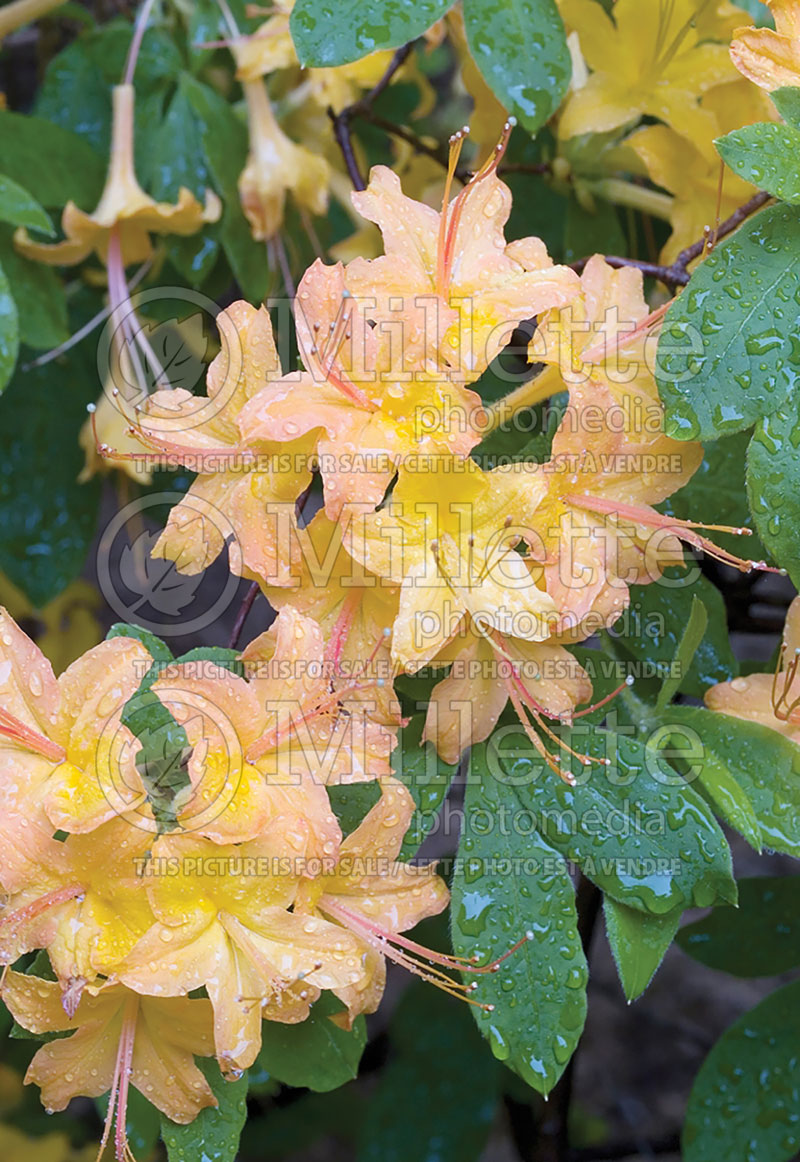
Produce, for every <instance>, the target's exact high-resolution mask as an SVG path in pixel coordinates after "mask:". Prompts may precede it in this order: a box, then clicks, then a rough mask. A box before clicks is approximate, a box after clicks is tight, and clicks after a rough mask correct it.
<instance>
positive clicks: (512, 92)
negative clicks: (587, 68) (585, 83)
mask: <svg viewBox="0 0 800 1162" xmlns="http://www.w3.org/2000/svg"><path fill="white" fill-rule="evenodd" d="M464 30H465V32H466V34H467V43H468V44H469V49H470V52H471V53H472V55H473V57H474V58H475V63H476V64H477V66H478V68H479V69H480V71H481V73H482V74H483V78H484V80H485V81H486V83H487V85H488V86H489V88H490V89H491V90H492V92H493V93H494V95H495V96H496V97H497V98H498V100H499V101H500V102H501V104H503V105H505V107H506V109H508V111H509V113H513V114H514V115H515V116H516V117H518V118H519V120H520V122H521V123H522V124H523V125H524V126H525V128H526V129H527V130H529V132H531V133H535V132H536V131H537V130H538V129H540V128H541V126H542V125H544V123H545V122H546V121H549V119H550V118H551V117H552V115H553V114H554V113H555V111H556V109H557V108H558V106H559V105H560V104H561V101H562V98H563V97H564V94H565V93H566V91H567V87H568V86H569V82H570V77H571V76H572V63H571V58H570V53H569V48H568V47H567V40H566V35H565V32H564V24H563V22H562V20H561V17H560V16H559V13H558V8H557V7H556V4H555V0H464Z"/></svg>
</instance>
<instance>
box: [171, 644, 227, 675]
mask: <svg viewBox="0 0 800 1162" xmlns="http://www.w3.org/2000/svg"><path fill="white" fill-rule="evenodd" d="M184 662H213V663H214V665H215V666H219V667H220V669H223V670H230V672H231V673H232V674H236V676H237V677H239V678H243V677H244V663H243V662H241V661H240V660H239V651H238V650H230V649H227V647H225V646H196V647H195V648H194V649H193V650H189V652H188V653H187V654H181V656H180V657H179V658H176V659H175V664H176V665H183V663H184Z"/></svg>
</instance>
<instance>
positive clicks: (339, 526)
mask: <svg viewBox="0 0 800 1162" xmlns="http://www.w3.org/2000/svg"><path fill="white" fill-rule="evenodd" d="M343 523H344V522H343V521H338V522H334V521H332V520H330V519H329V518H328V517H327V516H326V515H325V513H324V512H318V513H317V514H316V516H315V517H314V519H313V520H312V521H311V522H310V523H309V524H308V525H307V526H306V527H305V528H303V529H297V531H296V536H297V552H296V553H295V556H296V557H297V558H299V560H297V562H296V564H295V565H294V566H293V568H294V570H295V572H296V574H297V578H296V579H297V585H296V586H294V587H292V588H287V589H279V588H277V587H273V586H263V585H262V589H263V591H264V593H265V595H266V597H267V600H268V601H269V602H270V604H271V605H273V606H274V607H275V608H276V609H278V610H281V609H283V608H284V607H286V606H290V607H291V608H292V609H295V610H297V612H298V613H300V614H304V615H306V616H308V617H311V618H313V619H314V620H315V621H316V622H317V623H318V625H319V627H320V629H321V631H322V635H323V637H324V639H325V643H326V644H325V649H324V655H323V661H324V665H325V667H326V669H327V671H328V672H329V674H330V675H331V676H332V677H341V678H354V677H355V676H357V675H360V674H361V672H362V670H363V669H364V667H365V664H366V662H367V661H368V660H369V659H372V660H371V662H370V663H369V665H367V666H366V682H367V684H366V686H365V688H363V689H362V688H361V684H360V682H359V681H356V682H355V683H354V685H353V686H352V688H351V689H350V691H349V692H348V695H347V698H348V702H359V701H363V702H364V703H365V704H366V705H367V706H368V707H369V708H370V717H371V718H372V719H373V720H374V721H375V722H380V723H382V724H383V725H385V726H396V725H398V723H399V721H400V708H399V704H398V702H397V698H396V697H395V694H394V690H393V687H392V678H393V676H394V664H393V662H392V659H391V647H390V643H391V627H392V625H393V624H394V620H395V617H396V616H397V606H398V602H399V597H400V591H399V589H398V587H397V586H390V585H384V584H381V583H380V582H379V581H378V578H377V577H375V576H374V575H373V574H371V573H368V572H367V571H366V570H364V569H363V568H361V567H360V566H359V565H358V564H357V563H356V562H355V561H354V560H353V558H352V557H351V556H350V554H349V553H348V552H347V550H346V548H345V545H344V531H343ZM245 657H247V651H246V652H245ZM373 674H374V675H376V676H377V678H378V679H379V682H378V683H375V682H372V681H371V680H370V679H371V676H372V675H373ZM380 681H383V685H381V684H380Z"/></svg>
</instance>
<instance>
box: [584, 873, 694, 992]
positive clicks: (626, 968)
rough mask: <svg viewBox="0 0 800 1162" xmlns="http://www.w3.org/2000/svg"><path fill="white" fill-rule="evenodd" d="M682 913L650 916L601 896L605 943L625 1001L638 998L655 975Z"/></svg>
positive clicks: (681, 910) (680, 911)
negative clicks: (607, 945) (615, 968)
mask: <svg viewBox="0 0 800 1162" xmlns="http://www.w3.org/2000/svg"><path fill="white" fill-rule="evenodd" d="M682 913H683V909H682V908H680V907H678V908H675V909H674V910H673V911H672V912H665V913H664V914H663V915H661V916H650V915H648V914H647V913H645V912H637V911H636V910H635V909H634V908H627V907H626V906H625V905H624V904H620V903H618V901H617V900H614V899H612V898H611V896H604V897H603V914H604V915H605V918H606V933H607V935H608V943H609V944H610V945H611V953H612V955H613V957H614V963H615V964H616V966H617V972H618V973H619V979H620V982H621V984H622V991H623V992H624V993H625V997H626V999H627V1000H628V1001H635V1000H636V998H637V997H639V996H641V995H642V993H643V992H644V990H645V989H646V988H647V986H648V985H649V984H650V981H651V980H652V979H653V977H654V976H655V974H656V972H657V970H658V966H659V965H660V964H661V961H662V960H663V959H664V953H665V952H666V951H667V949H668V948H669V946H670V944H671V943H672V941H673V939H674V937H675V933H676V932H677V931H678V925H679V924H680V922H681V915H682Z"/></svg>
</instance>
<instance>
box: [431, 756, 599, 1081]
mask: <svg viewBox="0 0 800 1162" xmlns="http://www.w3.org/2000/svg"><path fill="white" fill-rule="evenodd" d="M521 811H522V808H521V805H520V802H519V800H518V798H517V795H516V790H515V788H513V787H511V786H508V785H507V784H506V783H505V782H501V781H500V780H499V779H496V778H495V777H494V776H493V775H492V774H491V773H490V771H489V768H488V766H487V761H486V750H485V748H484V747H476V748H475V749H474V750H473V753H472V762H471V771H470V776H469V781H468V783H467V791H466V798H465V804H464V825H463V832H462V836H461V844H460V846H459V849H458V856H457V859H456V870H455V875H454V877H453V885H452V893H453V897H452V904H451V911H450V916H451V923H452V935H453V948H454V950H455V952H456V953H457V954H458V955H459V956H475V957H477V958H478V963H479V964H484V965H485V964H488V963H489V962H491V961H493V960H495V959H496V958H497V957H499V956H502V955H503V953H504V952H507V951H508V950H509V948H511V947H512V946H513V945H514V944H515V943H516V942H517V941H518V940H520V939H522V938H523V937H525V936H526V934H527V933H531V934H532V936H531V938H530V939H528V940H526V941H525V943H524V944H523V945H522V947H521V948H519V949H518V950H517V951H516V952H514V953H513V954H512V955H511V956H510V957H509V958H508V959H507V960H505V961H504V962H503V964H502V965H501V967H500V969H499V971H498V972H496V973H491V974H488V975H486V976H476V977H473V978H471V979H473V980H475V981H477V983H478V988H477V989H476V990H475V992H474V994H473V997H474V999H475V1000H477V1001H479V1002H481V1003H482V1004H492V1005H494V1010H493V1011H491V1012H485V1011H483V1010H481V1009H477V1008H473V1010H472V1012H473V1015H474V1017H475V1020H476V1021H477V1023H478V1028H479V1029H480V1030H481V1032H482V1033H483V1035H484V1037H486V1038H487V1039H488V1041H489V1044H490V1046H491V1049H492V1052H493V1053H494V1055H495V1057H497V1058H498V1059H499V1060H500V1061H503V1062H504V1063H505V1064H506V1065H508V1066H509V1067H510V1068H511V1069H513V1070H515V1072H516V1073H518V1074H519V1075H520V1077H522V1078H523V1079H524V1080H525V1081H526V1082H527V1083H528V1084H529V1085H531V1086H533V1088H534V1089H536V1090H538V1091H539V1092H540V1093H544V1094H547V1093H549V1092H550V1090H551V1089H552V1088H553V1086H554V1085H555V1083H556V1082H557V1081H558V1079H559V1077H560V1076H561V1074H562V1073H563V1071H564V1068H565V1066H566V1064H567V1062H568V1061H569V1059H570V1057H571V1056H572V1053H573V1052H574V1049H575V1046H576V1045H577V1043H578V1040H579V1038H580V1035H581V1031H582V1029H583V1023H584V1020H585V1018H586V979H587V967H586V958H585V957H584V955H583V949H582V948H581V942H580V939H579V937H578V929H577V915H576V911H575V893H574V891H573V888H572V883H571V881H570V878H569V875H568V874H567V869H566V866H565V864H564V862H563V860H562V859H561V857H560V856H559V855H558V854H557V852H556V851H554V849H553V848H552V847H551V846H550V845H549V844H548V843H546V842H545V840H544V839H542V837H541V836H540V835H539V834H538V833H537V832H535V831H530V830H528V829H527V828H526V829H525V833H524V834H520V833H519V831H518V830H516V829H515V827H514V825H513V820H515V819H519V818H520V817H521ZM528 814H529V813H528V812H525V815H528ZM504 820H505V822H503V821H504ZM509 821H511V822H509Z"/></svg>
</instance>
